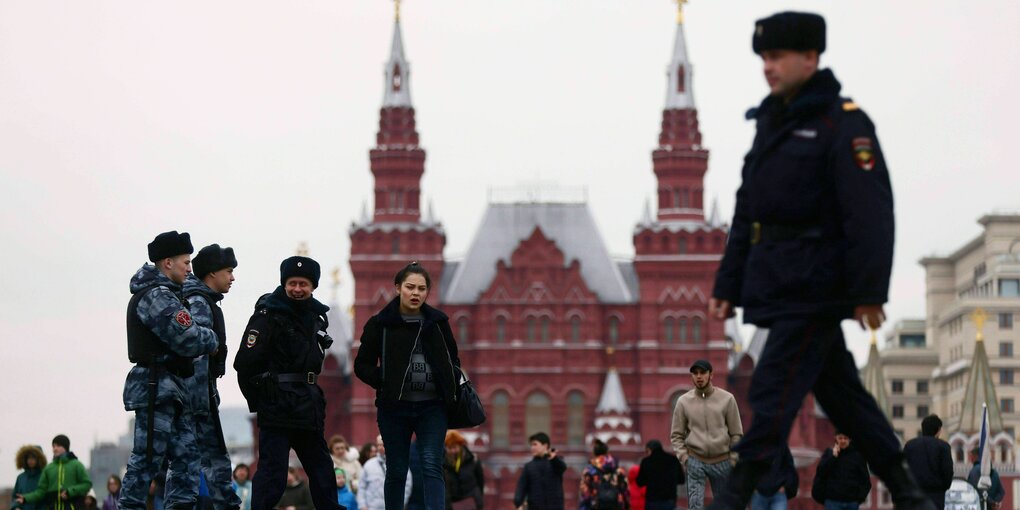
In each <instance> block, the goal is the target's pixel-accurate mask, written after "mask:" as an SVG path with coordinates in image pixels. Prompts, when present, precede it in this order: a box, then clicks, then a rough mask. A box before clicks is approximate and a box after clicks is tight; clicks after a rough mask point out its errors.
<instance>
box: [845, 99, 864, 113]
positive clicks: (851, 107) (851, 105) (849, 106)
mask: <svg viewBox="0 0 1020 510" xmlns="http://www.w3.org/2000/svg"><path fill="white" fill-rule="evenodd" d="M860 109H861V107H859V106H857V103H855V102H853V101H844V102H843V111H844V112H856V111H857V110H860Z"/></svg>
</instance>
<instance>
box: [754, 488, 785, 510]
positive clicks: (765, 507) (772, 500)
mask: <svg viewBox="0 0 1020 510" xmlns="http://www.w3.org/2000/svg"><path fill="white" fill-rule="evenodd" d="M751 510H786V493H785V492H777V493H775V494H773V495H771V496H762V495H761V493H760V492H758V491H754V495H753V496H751Z"/></svg>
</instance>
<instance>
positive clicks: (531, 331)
mask: <svg viewBox="0 0 1020 510" xmlns="http://www.w3.org/2000/svg"><path fill="white" fill-rule="evenodd" d="M527 326H528V330H527V333H528V336H527V337H526V338H527V339H528V341H529V342H534V341H535V338H536V337H537V336H538V334H537V332H536V331H535V330H536V329H538V324H537V321H536V320H535V318H534V317H528V320H527Z"/></svg>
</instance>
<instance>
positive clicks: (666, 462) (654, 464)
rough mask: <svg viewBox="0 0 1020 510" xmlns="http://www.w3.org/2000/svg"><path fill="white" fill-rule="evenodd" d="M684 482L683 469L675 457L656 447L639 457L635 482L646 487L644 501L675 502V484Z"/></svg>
mask: <svg viewBox="0 0 1020 510" xmlns="http://www.w3.org/2000/svg"><path fill="white" fill-rule="evenodd" d="M683 483H684V470H683V469H682V468H681V467H680V461H679V460H677V458H676V457H674V456H672V455H670V454H668V453H666V451H665V450H663V449H662V448H656V449H655V450H653V451H652V453H651V454H650V455H648V456H647V457H645V458H643V459H641V470H640V471H638V476H637V484H638V485H639V486H641V487H645V488H647V489H648V492H646V493H645V501H672V502H676V486H677V485H681V484H683Z"/></svg>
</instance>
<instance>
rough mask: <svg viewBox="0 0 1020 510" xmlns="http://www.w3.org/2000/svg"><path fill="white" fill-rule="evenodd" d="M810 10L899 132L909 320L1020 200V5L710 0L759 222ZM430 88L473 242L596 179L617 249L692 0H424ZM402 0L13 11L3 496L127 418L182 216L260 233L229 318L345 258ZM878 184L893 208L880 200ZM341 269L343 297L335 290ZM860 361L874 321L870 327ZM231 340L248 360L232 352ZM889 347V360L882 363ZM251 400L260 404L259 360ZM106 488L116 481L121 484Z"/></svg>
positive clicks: (418, 32)
mask: <svg viewBox="0 0 1020 510" xmlns="http://www.w3.org/2000/svg"><path fill="white" fill-rule="evenodd" d="M785 9H810V10H816V11H818V12H821V13H822V14H824V15H825V17H826V18H827V20H828V23H829V25H828V26H829V50H828V51H827V52H826V53H825V54H824V56H823V64H824V65H826V66H832V67H833V69H834V70H835V72H836V76H837V77H838V78H839V79H840V80H841V81H842V83H843V86H844V89H843V90H844V94H845V95H848V96H851V97H853V98H854V99H855V100H856V101H857V103H858V104H859V105H861V107H862V108H863V109H864V110H865V111H866V112H867V113H868V114H869V115H870V116H871V117H872V119H873V120H874V121H875V123H876V124H877V126H878V135H879V138H880V139H881V141H882V145H883V148H884V149H885V155H886V159H887V161H888V164H889V168H890V171H891V173H892V179H893V185H894V190H895V193H896V211H897V219H898V222H897V223H898V225H897V226H898V231H897V247H896V264H895V268H894V272H893V283H892V289H891V303H890V304H889V305H888V307H887V310H888V312H889V315H890V318H891V319H893V320H896V319H901V318H905V317H921V316H922V315H923V312H924V275H923V272H922V270H921V268H920V267H919V266H918V265H917V260H918V259H919V258H920V257H922V256H925V255H929V254H932V253H942V254H945V253H948V252H951V251H952V250H954V249H956V248H958V247H959V246H961V245H962V244H963V243H964V242H966V241H968V240H970V239H971V238H973V237H974V236H976V235H977V234H978V233H979V232H980V228H979V226H978V225H977V224H976V220H977V218H979V217H980V216H981V215H983V214H985V213H987V212H990V211H993V210H1009V209H1016V208H1018V207H1020V204H1018V199H1017V191H1018V190H1020V177H1018V175H1020V172H1018V171H1017V168H1015V165H1014V163H1013V162H1014V161H1015V159H1016V158H1015V151H1016V139H1017V129H1016V128H1015V126H1016V122H1017V117H1018V114H1020V95H1018V94H1017V93H1016V87H1017V83H1020V58H1018V56H1020V50H1018V48H1020V45H1018V44H1017V43H1018V42H1020V41H1018V36H1017V35H1016V31H1015V21H1016V20H1017V19H1020V3H1018V2H1015V1H1013V0H998V1H983V2H972V1H971V2H964V1H951V2H950V1H946V2H937V3H933V2H929V1H921V0H910V1H906V0H901V1H897V2H887V1H881V0H858V1H853V2H847V1H840V2H836V1H772V0H694V1H693V2H692V3H691V4H689V7H688V8H687V27H686V28H687V37H688V48H689V54H690V57H691V59H692V60H693V62H694V94H695V100H696V102H697V105H698V108H699V115H700V120H701V130H702V133H703V135H704V144H705V145H706V146H707V147H708V148H709V149H710V150H711V160H710V166H709V172H708V175H707V176H706V195H707V196H706V199H707V201H711V199H712V198H713V197H718V200H719V204H720V207H721V210H722V211H723V212H724V216H726V217H727V218H728V217H729V216H730V214H731V213H732V209H733V195H734V192H735V190H736V187H737V185H738V178H739V170H740V163H741V160H742V158H743V154H744V152H745V151H746V150H747V149H748V146H749V144H750V141H751V138H752V136H753V126H752V125H751V124H750V123H748V122H746V121H744V120H743V114H744V111H745V110H746V109H747V108H748V107H750V106H753V105H755V104H757V103H758V102H759V101H760V100H761V98H762V96H763V95H764V94H765V93H766V87H765V84H764V80H763V79H762V76H761V66H760V62H759V61H758V60H757V59H756V57H755V55H753V54H752V52H751V50H750V38H751V30H752V27H753V22H754V20H755V19H757V18H759V17H762V16H765V15H767V14H770V13H772V12H775V11H778V10H785ZM402 11H403V17H402V24H403V30H404V41H405V49H406V53H407V56H408V58H409V59H410V61H411V78H410V79H411V94H412V99H413V101H414V105H415V108H416V110H417V120H418V130H419V132H420V134H421V143H422V145H423V146H424V148H425V149H426V151H427V153H428V159H427V162H426V173H425V177H424V180H423V192H424V195H425V199H426V200H431V201H433V202H434V204H435V210H436V213H437V215H438V217H439V218H440V219H441V220H442V221H443V223H444V226H445V228H446V233H447V255H448V256H452V257H456V256H459V255H462V254H463V253H464V251H465V250H466V247H467V246H468V244H469V243H470V241H471V238H472V237H473V235H474V230H475V228H477V226H478V224H479V221H480V219H481V215H482V213H483V211H484V208H485V205H486V192H487V190H488V189H489V188H491V187H502V186H510V185H514V184H517V183H520V182H522V181H534V180H544V181H552V182H555V183H559V184H561V185H583V186H586V187H587V190H588V197H589V203H590V206H591V208H592V211H593V213H594V215H595V218H596V220H597V222H598V223H599V225H600V227H601V229H602V235H603V237H604V240H605V242H606V244H607V245H608V246H609V249H610V251H611V252H612V253H614V254H618V255H621V256H627V255H629V254H632V253H633V248H632V245H631V234H632V229H633V227H634V224H635V223H636V222H637V221H638V220H639V219H640V217H641V213H642V209H643V207H644V202H645V200H646V199H648V198H650V197H651V196H652V193H653V190H654V186H655V182H654V179H653V174H652V165H651V152H650V151H651V150H652V149H653V148H654V146H655V144H656V142H657V136H658V131H659V123H660V120H661V110H662V107H663V102H664V98H665V88H666V79H665V74H664V73H665V69H666V65H667V63H668V61H669V58H670V52H671V50H672V45H673V38H674V34H675V21H674V20H675V15H674V13H675V6H674V5H673V4H672V3H671V2H668V1H666V0H638V1H634V0H516V1H514V2H509V3H508V2H488V1H478V0H430V1H427V2H426V1H424V0H406V1H405V2H404V5H403V8H402ZM392 29H393V7H392V2H389V1H385V0H371V1H368V0H334V1H329V2H326V1H312V0H309V1H305V2H298V3H293V2H269V1H263V0H257V1H253V0H246V1H243V2H241V1H236V0H225V1H220V2H197V1H181V2H172V3H166V2H151V1H141V2H139V1H130V2H129V1H98V0H95V1H90V2H51V1H43V0H36V1H32V2H2V3H0V185H2V187H0V189H2V190H3V199H2V200H0V219H2V223H0V239H2V240H3V247H4V249H3V250H2V252H0V282H2V289H3V292H2V294H0V335H2V336H0V342H2V346H3V347H4V354H5V356H4V368H3V369H2V370H0V388H2V389H0V409H4V411H5V413H4V417H5V418H4V419H3V420H0V486H8V485H13V483H14V476H15V470H14V462H13V455H14V452H15V450H16V449H17V448H18V446H20V445H21V444H24V443H35V444H42V445H44V446H46V449H47V451H48V450H49V448H48V444H49V441H50V439H51V438H52V437H53V435H55V434H57V433H67V434H68V435H69V436H70V437H71V441H72V449H73V450H76V451H77V453H78V454H79V455H81V456H83V457H87V453H88V449H89V447H90V446H91V444H92V443H93V440H113V439H115V438H116V437H117V436H118V435H120V434H122V433H124V432H125V431H126V428H127V420H128V417H129V416H128V414H127V413H126V412H125V411H124V410H123V407H122V402H121V393H122V386H123V381H124V376H125V374H126V373H127V370H128V368H129V364H128V362H127V359H126V354H125V353H126V349H125V333H124V308H125V305H126V303H127V301H128V298H129V295H128V280H129V278H130V276H131V275H132V273H133V272H134V271H135V270H136V269H137V268H138V267H139V266H140V265H141V264H142V263H143V262H144V261H145V259H146V252H145V244H146V243H147V242H149V241H150V240H151V239H152V237H153V236H154V235H155V234H156V233H159V232H162V231H165V230H171V229H178V230H185V231H189V232H191V234H192V239H193V241H194V242H195V244H196V247H200V246H204V245H206V244H209V243H212V242H218V243H220V244H222V245H227V246H233V247H234V248H235V250H236V252H237V256H238V259H239V261H240V266H239V267H238V269H237V272H236V275H237V277H238V280H237V282H236V284H235V286H234V290H233V291H232V292H231V293H230V294H229V296H228V297H227V299H226V301H225V306H224V309H225V313H226V316H227V327H228V335H229V336H230V337H231V338H238V339H239V338H240V336H239V335H240V334H241V330H242V328H243V327H244V323H245V321H246V320H247V317H248V315H249V313H250V311H251V307H252V304H253V303H254V300H255V299H256V298H257V296H258V295H260V294H261V293H264V292H268V291H270V290H272V288H273V287H274V286H275V285H276V284H277V279H278V272H277V267H278V264H279V261H280V260H281V259H282V258H284V257H286V256H289V255H292V254H293V253H294V250H295V248H296V247H297V245H298V244H299V243H300V242H302V241H304V242H307V243H308V245H309V247H310V250H311V255H312V256H313V257H315V258H317V259H318V260H319V261H320V262H321V263H322V265H323V267H324V273H328V272H329V270H330V269H331V268H333V267H341V268H343V270H344V271H345V281H344V284H343V285H342V286H341V288H340V292H339V294H340V299H341V301H342V302H343V303H344V304H345V305H346V304H349V302H350V296H351V281H350V278H349V276H346V275H348V274H349V271H348V265H347V255H348V253H349V242H348V237H347V235H348V234H347V229H348V227H349V225H350V223H351V221H352V220H355V219H356V218H357V217H358V216H359V215H360V211H361V207H362V203H363V201H364V200H366V199H367V198H369V195H370V190H371V188H372V181H371V175H370V173H369V169H368V150H369V148H371V147H372V146H373V145H374V137H375V133H376V130H377V126H378V109H379V106H380V103H381V100H382V93H383V75H382V73H383V62H384V61H385V60H386V58H387V56H388V54H389V44H390V40H391V36H392ZM860 199H861V200H867V199H868V197H864V196H862V197H860ZM330 294H331V291H330V289H329V284H328V278H327V277H324V278H323V286H322V287H321V288H320V290H319V292H318V293H317V297H319V298H320V299H323V300H324V301H329V300H330ZM848 341H850V342H851V343H852V344H853V346H854V350H855V353H857V354H859V355H861V354H863V353H864V352H865V351H866V345H867V337H866V336H865V335H864V334H862V333H859V332H857V333H854V334H853V335H852V336H850V337H849V339H848ZM231 349H232V350H234V349H236V348H235V346H234V342H233V341H232V342H231ZM858 359H859V361H860V362H863V357H862V356H859V358H858ZM223 381H224V383H223V384H222V385H221V387H222V391H223V395H224V405H241V404H242V403H243V400H242V398H241V396H240V393H239V391H238V390H237V386H236V382H235V380H234V375H233V373H232V372H231V373H229V374H228V375H227V378H225V379H223ZM98 483H102V482H101V481H98Z"/></svg>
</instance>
